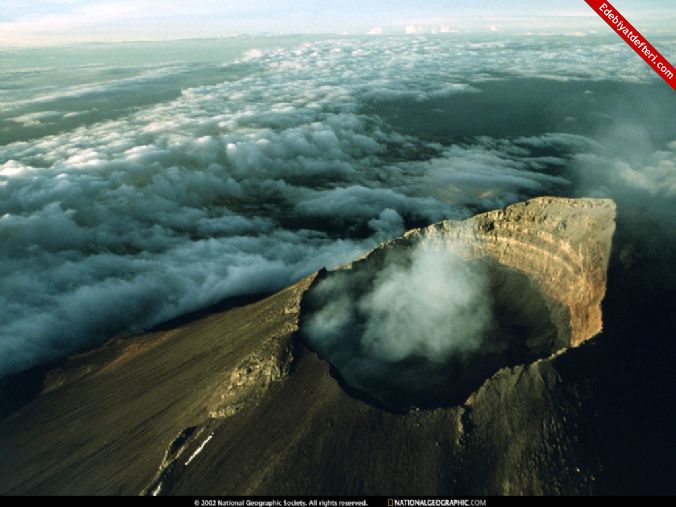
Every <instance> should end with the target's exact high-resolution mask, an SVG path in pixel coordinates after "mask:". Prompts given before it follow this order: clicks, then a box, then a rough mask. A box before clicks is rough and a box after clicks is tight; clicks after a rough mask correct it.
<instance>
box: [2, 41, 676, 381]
mask: <svg viewBox="0 0 676 507" xmlns="http://www.w3.org/2000/svg"><path fill="white" fill-rule="evenodd" d="M227 43H228V42H227V41H225V42H223V44H227ZM240 43H241V41H240V42H238V44H240ZM574 43H575V44H577V41H575V42H574ZM209 44H212V43H209ZM571 44H573V42H571V41H569V40H566V39H556V40H553V41H547V42H546V43H545V42H543V41H541V40H538V39H533V40H525V39H519V40H516V39H512V40H505V41H502V42H498V41H492V42H487V41H483V42H482V41H475V42H471V41H470V42H466V41H460V40H455V39H450V38H438V37H402V38H389V37H384V38H380V37H375V38H366V39H347V38H339V39H335V40H317V41H310V40H297V39H292V40H289V41H285V42H284V43H279V44H278V45H275V47H274V48H272V49H270V48H268V49H265V48H263V49H261V48H260V47H257V45H256V44H255V43H253V42H252V44H251V46H252V48H251V50H250V51H246V52H244V53H243V54H242V56H241V58H240V59H239V60H237V61H235V62H232V63H227V64H223V65H216V64H213V63H201V64H199V65H197V64H195V63H194V62H174V63H171V64H161V65H160V64H153V65H152V66H141V65H140V66H137V67H121V66H118V67H113V66H109V67H105V68H98V69H97V70H96V72H93V73H90V74H87V72H86V71H87V69H88V67H87V66H82V65H80V63H81V62H78V63H77V65H75V64H74V65H73V66H72V67H70V70H69V72H67V73H62V74H59V75H60V76H61V77H62V79H63V80H64V82H62V83H61V84H60V85H58V86H55V85H54V83H49V82H46V81H49V80H50V76H56V75H57V74H53V71H49V70H39V69H37V70H36V69H33V70H26V71H25V72H26V74H23V75H22V77H20V76H19V74H18V73H17V72H18V71H13V73H12V72H9V71H7V72H9V75H11V77H12V79H11V80H10V81H7V80H5V81H3V82H15V83H17V86H16V87H15V88H11V87H8V88H7V89H3V90H1V91H0V93H2V94H3V97H4V98H6V99H7V100H6V101H5V104H4V105H3V107H2V109H0V137H2V139H4V144H3V145H2V146H0V256H1V257H2V263H0V314H1V315H2V319H0V351H1V354H0V375H4V374H7V373H11V372H15V371H19V370H21V369H24V368H27V367H30V366H32V365H35V364H37V363H40V362H42V361H45V360H48V359H53V358H56V357H59V356H62V355H64V354H67V353H70V352H72V351H74V350H78V349H81V348H85V347H88V346H92V345H94V344H98V343H101V342H102V340H104V339H106V338H108V337H110V336H111V335H113V334H115V333H117V332H121V331H125V330H135V329H143V328H147V327H149V326H152V325H154V324H157V323H159V322H162V321H164V320H166V319H169V318H172V317H175V316H177V315H180V314H182V313H185V312H188V311H191V310H196V309H199V308H202V307H205V306H207V305H209V304H212V303H216V302H218V301H219V300H221V299H223V298H225V297H228V296H235V295H242V294H253V293H262V292H266V291H272V290H275V289H278V288H280V287H283V286H284V285H286V284H288V283H290V282H292V281H294V280H296V279H297V278H299V277H301V276H303V275H304V274H307V273H309V272H312V271H314V270H316V269H318V268H320V267H322V266H328V267H332V266H335V265H337V264H340V263H343V262H346V261H348V260H351V259H353V258H355V257H356V256H358V255H359V254H360V253H361V252H363V251H364V250H366V249H369V248H372V247H373V246H374V245H375V244H377V243H378V242H379V241H383V240H386V239H388V238H391V237H395V236H397V235H399V234H401V232H402V231H403V230H404V229H405V228H407V227H411V226H415V225H424V224H427V223H430V222H434V221H437V220H440V219H443V218H449V217H450V218H461V217H465V216H468V215H469V214H471V213H472V212H475V211H477V210H481V209H487V208H493V207H498V206H503V205H505V204H507V203H509V202H513V201H515V200H519V199H522V198H524V197H528V196H532V195H536V194H548V193H573V192H574V185H573V183H574V182H575V181H577V180H578V179H579V178H580V175H581V174H583V173H584V172H583V171H582V172H580V171H579V170H577V168H579V167H581V166H584V167H591V166H594V167H597V166H598V167H601V166H603V164H605V163H612V164H617V167H620V168H621V171H619V173H618V174H619V175H616V176H613V178H621V179H622V180H623V181H625V180H626V181H630V180H631V181H632V182H634V183H633V184H634V185H635V186H636V187H638V188H641V189H643V190H644V191H645V192H647V193H651V192H652V193H659V194H660V195H662V194H665V195H666V194H669V192H670V191H669V188H673V186H674V185H673V182H669V183H668V184H667V185H665V184H664V181H665V180H666V181H669V180H670V179H673V178H672V176H673V173H672V170H671V168H672V167H673V164H674V160H675V153H676V150H675V149H674V145H673V144H668V143H658V145H657V146H653V147H652V148H650V149H652V151H651V152H650V156H649V157H648V158H650V157H653V158H650V163H649V164H646V163H645V161H646V160H647V159H646V158H643V159H641V160H635V161H633V162H632V163H631V164H629V162H628V159H625V158H622V157H618V156H615V155H613V154H611V153H607V152H605V151H604V150H603V149H601V147H600V145H599V143H598V142H597V141H595V140H594V139H593V138H592V137H591V134H590V132H582V130H581V129H583V127H584V128H587V127H588V126H589V125H596V123H594V122H595V121H596V120H594V118H596V117H594V116H593V114H597V115H602V114H607V112H608V107H609V106H606V105H603V104H605V103H603V104H602V105H598V104H600V103H601V102H599V100H600V97H599V95H598V94H599V93H600V92H601V91H603V90H605V89H606V88H604V87H608V86H609V85H608V84H607V80H612V79H615V80H618V79H619V76H620V70H621V78H622V82H621V83H620V84H618V85H617V86H620V87H621V86H625V87H627V86H653V84H654V81H653V80H652V79H653V78H652V77H646V74H645V72H643V71H644V70H645V69H643V68H642V67H639V66H640V65H642V63H637V64H636V65H634V64H632V63H629V64H627V62H625V61H624V57H625V54H624V53H623V52H622V50H621V49H619V48H618V47H617V46H615V45H612V44H610V45H608V46H606V47H605V49H604V51H603V52H601V53H600V54H601V55H603V56H602V57H603V59H604V61H605V62H606V63H607V65H599V64H598V61H597V59H596V58H597V57H598V55H597V56H596V57H592V56H591V55H587V54H583V53H578V52H574V51H573V52H571V47H572V46H571ZM209 47H212V46H209ZM55 51H56V50H55ZM55 54H59V55H61V53H55ZM552 54H555V55H557V58H552V57H549V56H547V55H550V56H551V55H552ZM60 57H62V58H63V59H64V60H63V62H58V61H57V62H56V63H63V65H68V61H69V58H74V57H73V55H72V54H69V55H66V56H63V55H61V56H60ZM15 58H18V57H16V55H15ZM75 60H77V59H76V58H75ZM618 62H622V63H621V64H620V65H619V66H614V65H613V63H618ZM56 67H59V65H56ZM90 70H91V69H90ZM118 72H119V73H121V74H120V75H126V76H127V77H123V78H110V79H107V80H106V79H104V76H106V75H108V76H113V75H116V74H117V73H118ZM125 73H126V74H125ZM542 78H547V79H546V80H543V79H542ZM514 80H521V81H518V82H519V83H530V84H529V85H528V86H531V87H535V88H536V89H538V90H541V91H542V90H544V92H543V93H542V95H543V96H546V97H550V96H551V94H550V93H549V90H550V88H549V87H551V86H554V85H553V84H552V83H559V84H560V85H561V83H563V84H562V85H561V88H556V90H558V91H557V92H556V93H558V94H559V95H560V96H561V97H568V95H565V94H566V93H569V94H570V96H575V97H577V98H576V100H578V99H579V97H578V94H579V95H580V97H582V98H581V99H579V100H583V101H587V102H581V103H577V102H576V103H574V104H573V106H571V107H564V108H563V109H562V110H565V114H562V113H561V112H560V111H558V110H556V111H552V112H551V115H553V116H552V118H553V119H547V121H548V122H549V123H546V122H544V120H542V118H541V117H539V116H534V115H537V114H539V113H537V112H528V114H529V115H531V116H532V117H533V118H534V119H535V120H537V122H540V123H536V127H534V128H535V131H533V130H532V129H531V130H529V129H526V128H525V127H520V126H519V123H518V122H515V121H514V115H518V114H524V113H523V111H525V110H526V109H527V108H525V106H524V107H523V108H517V109H515V110H514V111H513V112H512V113H510V114H511V116H510V115H505V114H504V112H503V111H501V110H500V109H499V108H496V107H494V106H493V105H492V104H493V102H491V101H496V103H497V104H503V103H504V101H503V99H502V97H501V95H500V93H502V92H500V93H498V91H494V90H496V89H499V90H503V91H504V90H505V89H509V90H511V91H510V93H511V94H512V95H513V96H517V95H519V93H520V92H519V91H518V89H515V88H513V85H511V84H510V83H512V82H517V81H514ZM644 81H645V84H642V83H643V82H644ZM177 83H178V86H177ZM491 86H492V87H493V88H491ZM524 86H525V85H524ZM613 86H615V85H613ZM587 89H588V91H589V94H584V90H587ZM571 90H572V91H571ZM151 92H152V93H151ZM578 92H579V93H578ZM521 96H522V97H524V98H523V101H524V104H526V103H527V102H528V101H531V99H530V98H529V97H531V96H533V94H532V93H531V92H530V91H525V92H523V93H521ZM566 100H568V98H566ZM594 100H597V102H596V103H595V104H596V105H593V104H594V102H593V101H594ZM462 104H477V105H478V106H477V107H479V106H480V107H484V108H486V110H487V111H491V113H490V115H488V116H487V117H486V118H482V122H483V123H482V124H485V125H492V126H496V125H497V126H499V125H503V126H505V128H509V129H511V130H512V131H513V132H515V135H514V136H513V137H509V138H506V137H504V136H503V137H499V136H495V135H490V134H491V133H492V132H490V131H486V132H484V131H482V130H476V132H474V134H482V135H472V136H466V137H463V136H462V135H461V134H462V131H463V129H464V128H465V127H467V129H469V127H470V125H471V124H472V121H474V120H473V119H472V116H471V115H472V114H473V113H472V111H474V109H473V108H474V106H472V108H470V110H469V112H467V111H463V110H461V109H457V108H458V107H459V106H460V105H462ZM590 104H591V105H590ZM667 109H668V108H667ZM667 109H665V111H666V112H668V110H667ZM534 111H540V106H539V105H538V106H537V107H536V108H534ZM487 114H488V113H487ZM542 114H543V116H544V113H542ZM548 114H549V113H548ZM655 114H656V115H659V114H662V113H655ZM78 115H79V116H78ZM435 115H436V116H435ZM585 115H586V116H585ZM568 116H570V117H572V119H567V118H568ZM77 118H79V119H77ZM431 118H440V119H441V120H440V121H439V124H438V125H437V124H435V125H434V129H433V128H432V123H431V122H430V121H428V120H430V119H431ZM529 118H530V117H529ZM76 119H77V121H76ZM541 120H542V122H544V123H542V122H541ZM583 120H584V121H583ZM435 121H436V120H435ZM604 121H606V120H604ZM418 125H420V127H418ZM523 125H524V126H532V125H533V121H531V120H530V119H529V120H528V121H526V120H524V122H523ZM567 125H573V127H570V128H569V129H568V133H560V132H561V131H562V129H564V128H568V127H567ZM576 125H577V126H578V127H575V126H576ZM580 125H582V126H580ZM666 125H667V126H666V127H663V130H665V129H666V130H667V133H666V134H664V135H665V136H667V137H668V135H670V132H668V128H670V127H669V125H668V124H666ZM3 126H4V127H3ZM412 126H415V128H412ZM3 128H4V130H3ZM646 128H648V127H646ZM519 129H521V130H522V131H523V134H524V135H518V133H519V132H520V130H519ZM458 132H460V134H458ZM651 135H652V134H651ZM674 139H676V135H674V136H673V137H671V138H670V141H673V140H674ZM585 157H586V158H585ZM623 164H625V165H623ZM626 164H629V165H626ZM599 170H601V169H599ZM604 181H605V180H604ZM594 185H595V188H598V186H599V185H598V182H597V183H594ZM670 185H671V186H670ZM669 195H671V194H669ZM383 290H385V289H383ZM376 299H377V298H376ZM376 299H374V301H373V304H376V303H377V301H376ZM374 312H376V310H375V309H374Z"/></svg>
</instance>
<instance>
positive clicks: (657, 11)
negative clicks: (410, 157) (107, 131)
mask: <svg viewBox="0 0 676 507" xmlns="http://www.w3.org/2000/svg"><path fill="white" fill-rule="evenodd" d="M613 3H614V5H615V6H616V7H617V8H618V9H620V10H622V12H623V13H624V14H625V15H626V16H627V17H628V18H629V19H630V20H631V21H632V22H633V23H634V24H635V25H636V26H637V27H638V28H639V29H642V30H644V31H648V32H649V33H654V34H658V33H669V31H671V32H673V30H670V27H673V26H674V25H675V24H676V9H674V7H673V0H615V2H613ZM602 29H606V28H603V25H602V23H600V20H599V19H598V18H596V17H595V16H594V14H593V12H592V11H591V9H590V8H589V7H588V6H587V5H586V4H585V3H584V2H583V1H582V0H575V1H571V0H550V1H547V2H540V1H536V0H514V1H509V2H507V1H504V0H502V1H501V0H478V1H477V0H446V1H443V0H428V1H426V2H420V1H418V0H390V1H387V2H385V1H376V0H344V1H327V0H249V1H246V2H242V1H241V0H220V1H215V0H192V1H190V2H185V1H183V0H38V1H32V2H26V1H25V0H0V45H41V44H48V45H52V44H59V43H69V42H77V41H130V40H135V41H139V40H171V39H183V38H208V37H221V36H229V35H233V34H242V33H267V32H273V33H283V34H289V33H303V34H309V33H331V34H340V33H350V34H360V33H362V34H363V33H372V34H380V33H384V34H388V33H420V32H455V31H460V32H467V31H469V32H501V31H504V32H510V33H520V32H527V33H538V32H549V33H551V32H554V33H580V32H589V31H594V30H602Z"/></svg>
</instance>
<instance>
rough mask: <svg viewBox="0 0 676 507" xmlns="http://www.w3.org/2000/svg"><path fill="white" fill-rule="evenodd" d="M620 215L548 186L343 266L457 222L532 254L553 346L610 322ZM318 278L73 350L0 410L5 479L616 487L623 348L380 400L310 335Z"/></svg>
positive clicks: (516, 257) (532, 275) (166, 489)
mask: <svg viewBox="0 0 676 507" xmlns="http://www.w3.org/2000/svg"><path fill="white" fill-rule="evenodd" d="M613 229H614V205H613V204H612V202H610V201H604V200H590V199H580V200H568V199H554V198H541V199H535V200H533V201H529V202H528V203H522V204H518V205H514V206H511V207H509V208H507V210H504V211H497V212H491V213H488V214H484V215H480V216H478V217H475V218H473V219H469V220H468V221H466V222H463V223H459V224H454V223H449V222H442V223H441V224H437V225H435V226H432V227H430V228H427V229H424V230H419V231H412V232H410V233H408V234H407V235H406V237H405V238H403V239H402V240H398V241H395V242H391V243H388V244H385V245H383V246H382V247H381V248H379V249H377V250H376V251H374V252H373V253H372V254H370V255H369V256H368V257H367V259H365V260H363V261H360V262H357V263H354V264H353V265H352V266H350V268H351V269H350V270H347V271H354V272H355V273H357V274H358V270H359V269H360V268H359V265H362V266H367V265H368V263H377V261H378V259H380V260H381V261H382V260H384V259H387V258H388V257H387V255H386V252H387V251H392V250H397V249H406V248H408V247H409V246H410V245H412V244H413V243H415V242H419V241H420V240H424V241H434V242H437V243H439V242H441V243H443V242H444V241H447V240H448V239H449V238H454V241H456V240H457V239H458V238H459V239H461V241H462V242H463V243H464V244H465V245H466V248H465V250H464V252H465V253H466V254H467V255H468V256H470V257H472V256H473V257H476V258H477V259H479V258H489V259H490V260H491V262H493V263H495V264H497V265H500V266H502V267H505V268H509V270H513V271H514V272H518V274H519V277H521V278H519V279H520V280H522V279H523V276H525V277H526V280H527V282H528V284H530V286H531V288H534V289H535V290H536V292H537V293H538V294H540V295H541V296H542V301H543V306H542V308H544V309H546V310H549V313H550V316H551V320H550V322H551V323H552V324H553V325H554V329H555V333H554V336H555V337H556V339H555V340H554V342H553V349H552V352H554V351H557V350H559V349H560V346H561V345H568V344H569V345H579V344H581V343H582V342H583V341H585V340H586V339H588V338H590V337H591V336H592V335H593V334H594V333H596V332H597V331H598V330H599V329H600V325H601V320H600V308H599V303H600V301H601V299H602V298H603V294H604V291H605V276H606V275H605V273H606V267H607V263H608V252H609V251H610V242H611V236H612V232H613ZM343 271H346V270H343ZM510 272H511V271H510ZM326 276H332V275H331V274H329V275H325V274H323V275H322V277H326ZM510 276H511V275H510ZM315 279H316V275H313V276H310V277H308V278H306V279H304V280H301V281H300V282H298V283H297V284H295V285H293V286H291V287H289V288H287V289H285V290H284V291H281V292H280V293H278V294H275V295H274V296H271V297H269V298H266V299H263V300H261V301H259V302H257V303H254V304H251V305H246V306H242V307H240V308H234V309H232V310H227V311H224V312H221V313H217V314H214V315H210V316H208V317H206V318H203V319H199V320H196V321H194V322H191V323H188V324H185V325H181V326H178V327H176V328H175V329H171V330H169V331H162V332H156V333H150V334H147V335H141V336H133V337H128V338H121V339H118V340H115V341H112V342H111V343H109V344H108V345H106V346H105V347H102V348H101V349H99V350H96V351H93V352H91V353H88V354H84V355H81V356H77V357H74V358H71V359H70V360H68V361H67V362H65V364H64V365H63V366H62V367H61V368H60V369H58V370H55V371H54V372H52V373H51V375H50V376H49V377H48V379H49V380H48V382H47V384H46V386H45V389H44V391H43V393H42V394H41V395H40V396H38V397H37V398H36V399H34V400H33V401H32V402H30V403H28V404H27V405H25V406H23V407H22V408H21V409H19V410H18V411H17V412H15V413H13V414H12V415H10V416H9V417H7V418H6V419H5V420H3V421H2V422H1V423H0V450H1V451H2V452H1V453H0V456H1V457H0V476H1V477H2V478H3V480H2V481H1V483H0V490H1V491H0V492H2V493H5V494H7V493H124V494H139V493H146V494H247V493H248V494H254V493H255V494H304V493H305V494H331V493H335V494H338V493H340V494H364V493H370V494H385V493H389V494H397V493H399V494H404V493H408V494H413V493H417V494H449V493H455V494H459V493H474V494H501V493H512V494H515V493H516V494H519V493H536V494H538V493H572V494H574V493H594V492H609V491H612V487H613V485H614V484H616V482H614V481H616V480H617V478H618V474H617V473H616V472H608V470H612V466H613V465H612V463H610V460H611V459H612V458H616V457H617V456H618V453H616V452H611V451H610V450H608V448H607V445H606V444H607V439H604V438H603V434H604V432H605V425H606V424H607V423H608V421H609V420H610V419H611V418H612V416H613V415H614V412H613V410H614V407H611V408H610V409H609V408H608V407H609V405H608V404H604V402H603V400H606V399H610V398H612V396H611V395H610V393H611V392H612V382H609V380H608V378H609V376H612V375H616V373H617V371H618V368H619V367H620V366H621V362H617V361H611V363H612V364H613V366H612V369H611V370H608V372H607V373H606V372H604V371H602V370H599V369H598V368H597V365H599V364H601V363H602V361H603V360H604V357H603V356H601V355H599V354H600V353H601V352H603V353H605V354H608V351H609V350H611V349H609V348H608V347H601V348H599V347H597V346H596V345H595V343H594V341H591V342H586V343H584V344H582V346H581V347H577V348H574V349H569V350H565V351H560V350H559V351H558V352H556V353H553V354H552V355H547V356H545V357H544V358H541V359H536V360H534V361H533V362H531V363H529V364H522V365H518V364H517V365H511V366H507V367H505V368H502V369H500V370H499V371H498V372H497V373H495V374H494V375H492V376H490V378H488V379H485V380H484V381H482V383H481V385H480V387H478V389H477V390H476V391H475V392H474V393H472V394H470V395H469V396H468V397H467V399H466V400H465V401H464V402H462V403H458V404H457V405H455V406H439V407H438V408H434V409H428V410H427V409H422V410H410V411H404V412H403V413H398V412H393V411H390V410H384V409H383V408H380V407H378V406H376V405H373V404H371V403H367V402H364V401H361V400H360V399H358V398H355V397H353V396H351V395H350V394H348V393H347V392H346V391H345V390H344V389H343V388H342V387H341V385H340V384H339V382H337V381H336V377H337V376H338V377H340V374H339V372H337V371H335V370H333V369H332V367H331V366H330V365H329V363H328V362H327V361H325V360H324V359H322V358H321V357H319V356H318V355H317V354H316V353H314V352H313V351H311V350H310V349H309V348H308V347H307V346H306V345H305V344H304V343H303V341H302V340H301V336H300V334H299V333H298V332H297V331H298V330H299V325H300V323H301V322H302V319H303V315H301V312H302V311H303V312H304V311H306V309H307V306H306V305H307V304H308V303H307V302H304V301H303V296H304V294H306V293H307V290H308V288H309V287H311V286H313V287H314V286H318V284H319V283H321V282H318V283H315V284H313V282H314V281H315ZM501 280H504V279H503V278H501ZM520 283H521V282H520ZM503 285H504V284H503ZM520 287H525V286H524V285H520ZM507 294H513V292H512V291H507ZM508 299H509V298H508ZM301 309H302V310H301ZM564 338H565V339H566V340H567V341H566V342H565V343H564V342H562V340H563V339H564ZM603 338H605V339H612V337H608V336H604V337H603ZM541 352H542V351H541ZM615 434H622V432H621V431H619V430H616V432H615ZM613 474H615V475H613Z"/></svg>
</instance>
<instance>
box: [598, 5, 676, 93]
mask: <svg viewBox="0 0 676 507" xmlns="http://www.w3.org/2000/svg"><path fill="white" fill-rule="evenodd" d="M585 1H586V2H587V3H588V4H589V6H590V7H591V8H592V9H594V11H596V13H597V14H598V15H599V16H601V18H603V20H604V21H605V22H606V23H608V26H610V27H611V28H612V29H613V30H615V32H617V34H618V35H619V36H620V37H622V39H624V42H626V43H627V44H629V45H630V46H631V48H632V49H633V50H634V51H636V53H637V54H638V56H640V57H641V58H643V60H645V62H646V63H647V64H648V65H650V66H651V67H652V69H653V70H654V71H655V72H657V73H658V74H659V75H660V76H661V77H662V79H664V80H665V81H666V82H667V84H669V86H671V88H672V89H673V90H676V70H674V67H673V65H671V64H670V63H669V62H668V61H667V59H666V58H664V57H663V56H662V55H661V54H660V52H659V51H657V50H656V49H655V47H654V46H653V45H652V44H650V42H648V40H647V39H646V38H645V37H643V35H641V34H640V33H639V31H638V30H637V29H636V28H634V27H633V26H632V24H631V23H629V21H627V18H625V17H624V16H622V14H620V13H619V11H618V10H617V9H616V8H615V7H613V6H612V4H611V3H610V2H608V1H606V0H585Z"/></svg>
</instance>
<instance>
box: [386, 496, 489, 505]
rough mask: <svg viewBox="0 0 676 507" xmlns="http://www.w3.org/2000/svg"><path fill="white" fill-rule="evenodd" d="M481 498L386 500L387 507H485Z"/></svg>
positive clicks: (484, 500)
mask: <svg viewBox="0 0 676 507" xmlns="http://www.w3.org/2000/svg"><path fill="white" fill-rule="evenodd" d="M486 505H487V502H486V499H483V498H422V499H413V498H388V499H387V506H388V507H486Z"/></svg>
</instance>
